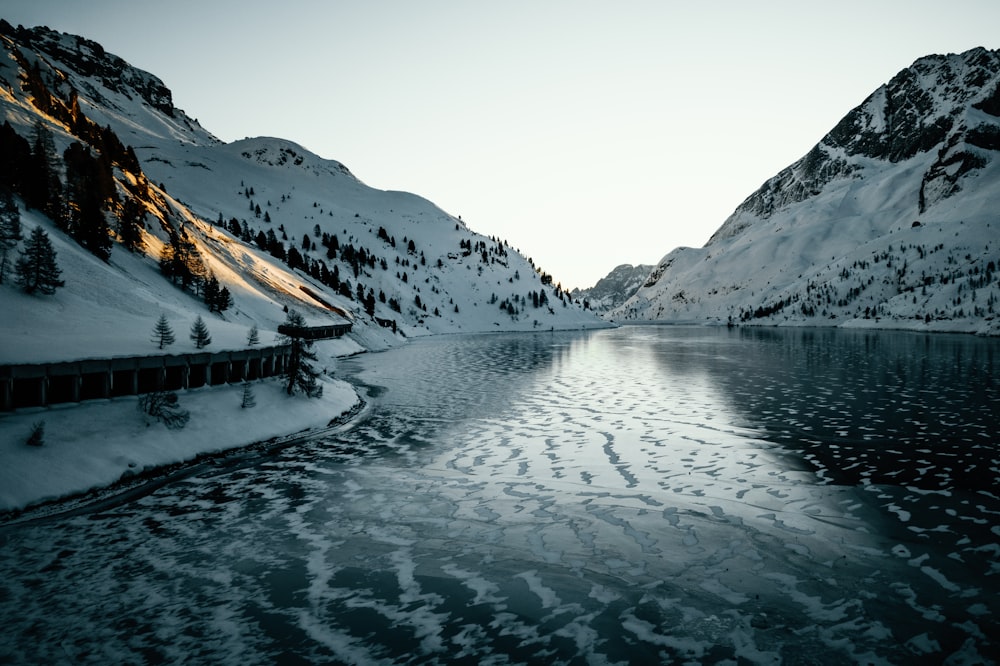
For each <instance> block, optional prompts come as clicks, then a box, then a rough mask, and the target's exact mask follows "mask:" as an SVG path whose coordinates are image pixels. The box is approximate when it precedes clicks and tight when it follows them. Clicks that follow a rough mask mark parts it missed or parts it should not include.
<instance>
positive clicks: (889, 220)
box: [608, 47, 1000, 334]
mask: <svg viewBox="0 0 1000 666" xmlns="http://www.w3.org/2000/svg"><path fill="white" fill-rule="evenodd" d="M998 96H1000V51H989V50H986V49H984V48H981V47H980V48H976V49H971V50H969V51H966V52H964V53H962V54H949V55H944V56H937V55H935V56H927V57H924V58H921V59H918V60H917V61H916V62H915V63H914V64H913V65H911V66H910V67H909V68H907V69H904V70H902V71H901V72H900V73H899V74H897V75H896V76H895V77H893V78H892V79H891V80H890V81H889V82H888V83H886V84H884V85H883V86H880V87H879V88H878V89H877V90H876V91H874V92H873V93H872V94H871V95H870V96H869V97H868V98H866V99H865V100H864V101H863V102H862V103H861V104H860V105H858V106H857V107H855V108H854V109H852V110H851V111H850V112H848V113H847V115H845V117H844V118H843V119H842V120H841V121H840V122H839V123H838V124H837V125H836V126H835V127H834V128H833V129H832V130H831V131H830V132H829V133H828V134H827V135H826V136H824V137H823V139H821V140H820V142H819V143H817V144H816V146H814V147H813V148H812V149H811V150H810V151H808V152H807V153H806V155H805V156H803V157H802V158H801V159H799V160H797V161H796V162H794V163H793V164H792V165H790V166H789V167H787V168H785V169H783V170H782V171H780V172H779V173H778V174H776V175H775V176H774V177H772V178H770V179H768V180H767V181H766V182H765V183H764V184H763V185H762V186H761V187H760V188H759V189H758V190H756V191H755V192H753V193H752V194H751V195H750V196H749V197H747V198H746V199H745V200H744V201H743V202H742V203H741V204H740V205H739V206H738V207H737V208H736V210H735V211H734V212H733V214H732V215H730V217H729V218H727V219H726V220H725V221H724V222H723V224H722V225H721V226H720V227H719V229H718V230H717V231H716V232H715V233H714V234H713V235H712V236H711V238H710V239H709V241H708V242H707V243H706V244H705V246H703V247H702V248H698V249H694V248H678V249H676V250H674V251H672V252H670V253H668V254H667V255H666V256H665V257H664V258H663V259H661V261H660V262H659V263H658V264H657V266H656V267H655V268H654V269H653V270H652V272H651V274H650V277H649V279H648V280H647V281H646V283H645V284H644V285H643V287H642V288H641V289H639V291H638V292H637V293H636V294H635V295H634V296H633V297H632V298H631V299H630V300H629V301H628V302H626V303H625V304H623V305H622V306H620V307H619V308H617V309H616V310H614V311H612V312H611V313H609V315H608V316H611V317H615V318H617V319H622V320H666V321H696V322H709V323H724V324H730V323H766V324H796V325H822V326H826V325H835V326H845V325H846V326H871V327H876V326H878V327H902V328H917V329H920V330H957V331H967V332H981V333H991V334H996V333H998V332H1000V327H998V324H997V318H996V307H995V301H996V298H997V294H996V283H995V282H994V281H993V280H992V278H993V273H994V271H993V270H988V268H989V266H990V264H991V263H992V264H993V265H996V263H997V262H1000V253H998V250H997V247H996V245H997V243H996V240H995V239H997V237H998V234H997V230H996V228H995V227H994V226H993V225H996V224H1000V220H997V219H996V217H995V215H994V214H993V213H992V207H993V205H994V204H995V202H996V201H997V200H998V199H1000V189H998V183H1000V170H998V166H997V164H998V160H997V159H996V157H997V150H998V149H1000V139H998V137H1000V123H998V120H997V115H996V110H997V108H998V107H1000V102H998V101H997V100H998ZM956 239H957V240H956ZM959 264H961V265H962V269H961V275H957V273H958V272H959V271H958V269H957V268H955V267H956V266H958V265H959ZM887 266H888V268H887ZM900 271H902V272H900ZM987 273H989V275H990V278H991V281H990V283H989V284H987V285H981V284H980V283H981V282H982V277H981V276H985V275H986V274H987ZM956 280H958V282H956ZM970 285H974V286H970ZM914 290H917V291H918V293H917V294H916V296H914V294H913V291H914ZM980 291H982V293H981V294H980V293H979V292H980ZM971 294H975V296H971ZM963 295H965V296H966V297H967V298H968V299H971V298H975V297H978V296H980V295H981V296H982V298H980V299H979V300H978V302H976V303H975V304H972V303H970V302H969V301H963V300H962V296H963ZM914 299H916V300H914Z"/></svg>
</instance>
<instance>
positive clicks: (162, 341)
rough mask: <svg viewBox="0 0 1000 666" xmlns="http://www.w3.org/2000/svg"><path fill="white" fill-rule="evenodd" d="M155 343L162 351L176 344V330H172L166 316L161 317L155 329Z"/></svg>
mask: <svg viewBox="0 0 1000 666" xmlns="http://www.w3.org/2000/svg"><path fill="white" fill-rule="evenodd" d="M153 342H155V343H157V344H158V345H159V346H160V349H163V348H164V347H166V346H167V345H172V344H174V329H172V328H170V322H168V321H167V315H165V314H161V315H160V318H159V319H158V320H157V322H156V326H154V327H153Z"/></svg>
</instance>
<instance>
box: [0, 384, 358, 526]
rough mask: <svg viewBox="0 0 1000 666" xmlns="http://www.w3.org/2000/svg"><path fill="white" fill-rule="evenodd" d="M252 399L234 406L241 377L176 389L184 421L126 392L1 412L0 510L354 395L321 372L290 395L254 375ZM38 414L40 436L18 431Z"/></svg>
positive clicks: (286, 429) (176, 457)
mask: <svg viewBox="0 0 1000 666" xmlns="http://www.w3.org/2000/svg"><path fill="white" fill-rule="evenodd" d="M252 387H253V392H254V397H255V399H256V406H254V407H251V408H247V409H244V408H242V407H241V403H242V398H243V388H242V386H241V385H229V386H216V387H211V388H201V389H195V390H191V391H180V392H178V397H179V399H180V400H179V402H180V406H181V407H182V408H183V409H186V410H188V411H189V412H190V414H191V419H190V421H189V422H188V424H187V425H186V426H185V427H184V428H183V429H179V430H169V429H167V428H166V427H165V426H164V425H163V424H162V423H160V422H159V421H156V420H155V419H153V418H152V417H149V416H147V415H146V414H143V413H141V412H140V411H139V410H138V409H137V404H138V398H136V397H135V396H127V397H122V398H114V399H111V400H95V401H90V402H85V403H79V404H69V405H57V406H52V407H48V408H39V409H34V410H18V411H17V412H16V413H12V414H4V415H3V416H2V417H0V460H3V466H2V467H0V512H5V511H16V510H18V509H22V508H24V507H28V506H31V505H34V504H38V503H41V502H45V501H48V500H53V499H58V498H62V497H67V496H71V495H76V494H80V493H84V492H87V491H89V490H93V489H95V488H101V487H106V486H109V485H111V484H113V483H115V482H116V481H118V480H119V479H121V478H123V477H128V476H131V475H134V474H138V473H141V472H143V471H148V470H151V469H154V468H157V467H161V466H164V465H170V464H174V463H180V462H185V461H190V460H193V459H194V458H196V457H197V456H199V455H202V454H210V453H217V452H221V451H225V450H228V449H233V448H237V447H241V446H246V445H249V444H253V443H255V442H260V441H264V440H268V439H271V438H275V437H279V436H287V435H289V434H290V433H298V432H301V431H303V430H305V429H310V428H322V427H324V426H326V425H327V424H329V423H330V421H331V420H333V419H335V418H337V417H338V416H340V415H342V414H344V413H345V412H348V411H349V410H351V409H352V408H354V407H356V406H357V405H358V404H359V402H360V399H359V398H358V395H357V393H356V392H355V391H354V388H353V387H352V386H351V385H350V384H348V383H347V382H345V381H341V380H335V379H331V378H329V377H324V378H323V395H322V397H320V398H315V399H309V398H305V397H302V396H294V397H289V396H288V395H286V394H285V393H284V391H283V388H282V386H281V384H280V380H268V381H262V382H256V383H253V384H252ZM39 421H44V423H45V427H44V433H45V434H44V444H43V445H42V446H29V445H27V444H26V440H27V438H28V436H29V434H30V433H31V431H32V426H33V424H34V423H37V422H39Z"/></svg>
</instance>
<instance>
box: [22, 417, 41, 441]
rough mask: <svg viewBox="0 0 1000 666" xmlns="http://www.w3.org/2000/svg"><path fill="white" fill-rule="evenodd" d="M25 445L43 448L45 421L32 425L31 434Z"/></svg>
mask: <svg viewBox="0 0 1000 666" xmlns="http://www.w3.org/2000/svg"><path fill="white" fill-rule="evenodd" d="M25 443H26V444H28V445H29V446H41V445H42V444H44V443H45V421H38V422H36V423H32V424H31V434H30V435H28V439H27V440H25Z"/></svg>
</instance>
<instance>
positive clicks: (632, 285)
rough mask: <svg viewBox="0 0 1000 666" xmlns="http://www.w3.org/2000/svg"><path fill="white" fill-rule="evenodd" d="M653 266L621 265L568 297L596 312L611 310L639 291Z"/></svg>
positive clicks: (575, 290)
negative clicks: (591, 285) (588, 287)
mask: <svg viewBox="0 0 1000 666" xmlns="http://www.w3.org/2000/svg"><path fill="white" fill-rule="evenodd" d="M651 270H653V266H650V265H648V264H640V265H639V266H633V265H631V264H622V265H621V266H618V267H616V268H615V269H614V270H612V271H611V272H610V273H608V274H607V275H606V276H605V277H603V278H601V279H600V280H598V281H597V284H595V285H594V286H593V287H591V288H590V289H574V290H573V291H572V292H570V296H572V297H573V300H574V301H577V300H579V301H587V303H588V305H589V306H590V308H591V309H592V310H594V311H596V312H606V311H608V310H612V309H614V308H616V307H618V306H619V305H621V304H622V303H624V302H625V301H627V300H628V299H629V298H630V297H631V296H632V294H634V293H635V292H636V291H638V290H639V287H641V286H642V284H643V282H644V281H645V280H646V277H647V276H648V275H649V272H650V271H651Z"/></svg>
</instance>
